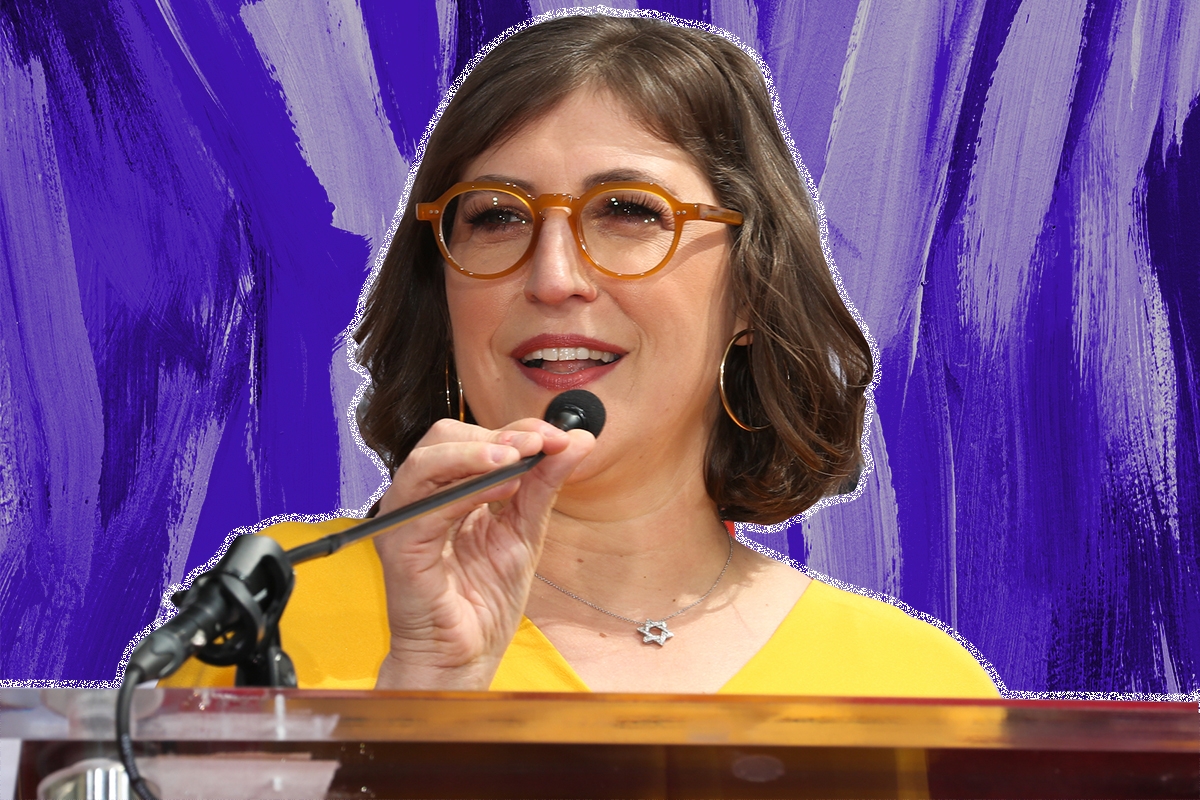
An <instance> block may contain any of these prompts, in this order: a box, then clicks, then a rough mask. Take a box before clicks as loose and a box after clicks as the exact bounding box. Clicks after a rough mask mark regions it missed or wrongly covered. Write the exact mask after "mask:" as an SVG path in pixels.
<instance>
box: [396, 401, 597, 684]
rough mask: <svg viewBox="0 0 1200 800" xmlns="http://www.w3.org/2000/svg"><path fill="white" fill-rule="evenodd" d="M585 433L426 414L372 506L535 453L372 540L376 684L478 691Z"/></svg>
mask: <svg viewBox="0 0 1200 800" xmlns="http://www.w3.org/2000/svg"><path fill="white" fill-rule="evenodd" d="M595 441H596V440H595V438H594V437H593V436H592V434H590V433H588V432H586V431H582V430H575V431H570V432H566V431H562V430H559V429H558V428H556V427H554V426H553V425H551V424H549V423H548V422H544V421H542V420H538V419H523V420H520V421H518V422H515V423H513V424H512V425H510V426H509V427H508V428H505V429H502V430H495V431H492V430H488V429H486V428H481V427H479V426H477V425H469V424H467V423H464V422H458V421H457V420H451V419H443V420H439V421H438V422H436V423H435V424H434V425H433V427H432V428H430V429H429V432H428V433H426V434H425V436H424V437H423V438H422V439H421V441H420V442H419V443H418V444H417V446H416V447H415V448H413V451H412V452H411V453H410V454H409V456H408V458H407V459H405V461H404V463H403V464H401V465H400V468H399V469H397V470H396V474H395V475H394V476H393V478H392V485H391V488H389V489H388V490H387V493H386V494H384V496H383V500H382V502H381V503H380V513H386V512H388V511H391V510H392V509H394V508H399V507H400V506H402V505H405V504H407V503H411V502H413V501H414V500H419V499H421V498H423V497H427V496H429V495H431V494H433V493H434V492H436V491H438V490H440V489H444V488H446V487H447V486H449V485H451V484H455V483H458V482H460V481H463V480H466V479H468V478H472V477H475V476H476V475H481V474H483V473H486V472H490V471H492V470H494V469H497V468H499V467H503V466H506V465H508V464H512V463H514V462H516V461H518V460H519V459H521V458H523V457H525V456H531V455H534V454H535V453H538V452H545V453H546V458H544V459H542V461H541V463H539V464H538V465H537V466H536V467H534V468H533V469H532V470H530V471H529V472H527V473H525V474H524V475H522V476H521V477H519V478H514V479H513V480H511V481H507V482H505V483H503V484H501V485H499V486H494V487H492V488H491V489H488V490H487V491H485V492H481V493H480V494H477V495H474V496H472V497H468V498H466V499H464V500H461V501H459V502H458V503H454V504H452V505H450V506H447V507H446V508H443V509H441V510H439V511H437V512H434V513H431V514H429V515H427V516H425V517H422V518H420V519H418V520H415V521H413V522H410V523H409V524H407V525H405V526H403V527H402V528H400V529H398V530H396V531H395V532H393V533H390V534H386V535H384V536H380V537H379V538H377V539H375V548H376V550H377V551H378V553H379V558H380V561H382V562H383V576H384V581H385V583H386V586H387V602H388V623H389V626H390V628H391V651H390V652H389V653H388V656H387V658H385V659H384V662H383V664H382V665H381V666H380V668H379V677H378V680H377V683H376V688H379V689H462V690H485V689H487V688H488V686H489V685H490V683H491V680H492V676H493V675H494V674H495V672H496V668H497V666H498V665H499V663H500V658H501V656H503V654H504V650H505V648H507V647H508V643H509V641H510V640H511V639H512V636H513V634H514V633H515V632H516V629H517V625H518V624H519V623H520V620H521V614H522V613H523V612H524V609H525V601H526V598H527V597H528V595H529V586H530V583H531V582H532V580H533V572H534V569H535V568H536V567H537V562H538V558H539V557H540V555H541V552H542V542H543V540H544V539H545V536H546V526H547V524H548V523H549V521H550V511H551V509H552V508H553V506H554V501H555V498H556V497H557V496H558V490H559V488H560V487H561V486H562V484H563V482H564V481H565V480H566V479H567V477H568V476H569V475H570V474H571V472H572V471H573V470H574V469H575V467H576V466H577V465H578V464H579V462H580V461H582V460H583V458H584V457H585V456H587V454H588V453H590V452H591V450H592V447H593V446H594V445H595Z"/></svg>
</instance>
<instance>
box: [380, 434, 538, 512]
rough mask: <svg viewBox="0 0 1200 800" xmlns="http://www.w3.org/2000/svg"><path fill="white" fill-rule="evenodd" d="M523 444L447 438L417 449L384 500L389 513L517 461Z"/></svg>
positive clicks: (381, 508)
mask: <svg viewBox="0 0 1200 800" xmlns="http://www.w3.org/2000/svg"><path fill="white" fill-rule="evenodd" d="M521 456H522V453H521V451H520V449H519V448H517V447H513V446H511V445H506V444H498V443H495V442H489V441H474V442H461V441H460V442H445V443H442V444H435V445H428V446H426V447H421V448H418V449H414V450H413V451H412V452H411V453H410V454H409V456H408V458H406V459H405V460H404V463H403V464H401V465H400V468H399V469H397V470H396V474H395V476H394V477H393V478H392V485H391V487H389V488H388V490H387V492H386V493H385V494H384V496H383V500H382V501H381V502H380V511H382V512H384V513H387V512H388V511H391V510H392V509H394V508H398V507H400V506H402V505H405V504H407V503H411V502H413V501H414V500H419V499H421V498H422V497H427V496H429V495H430V494H432V493H433V492H435V491H437V490H439V489H442V488H444V487H446V486H448V485H450V484H452V483H456V482H458V481H461V480H463V479H466V478H473V477H475V476H476V475H482V474H484V473H487V472H490V471H492V470H494V469H497V468H499V467H503V466H507V465H508V464H511V463H513V462H514V461H517V460H518V459H520V458H521Z"/></svg>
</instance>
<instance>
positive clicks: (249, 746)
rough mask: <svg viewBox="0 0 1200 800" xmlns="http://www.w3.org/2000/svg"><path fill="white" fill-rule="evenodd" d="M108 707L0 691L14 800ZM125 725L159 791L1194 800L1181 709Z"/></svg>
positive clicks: (332, 714) (540, 702)
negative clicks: (15, 755)
mask: <svg viewBox="0 0 1200 800" xmlns="http://www.w3.org/2000/svg"><path fill="white" fill-rule="evenodd" d="M115 699H116V692H115V691H87V690H57V689H56V690H36V689H8V690H0V739H19V740H21V742H22V744H21V749H20V757H19V758H20V761H19V768H18V775H17V787H16V795H15V796H16V797H20V798H26V797H30V798H32V797H35V796H37V793H38V787H39V785H41V786H42V790H43V796H50V791H51V790H52V789H54V788H55V787H58V788H57V789H56V791H57V792H58V794H57V795H56V796H58V797H67V796H71V795H69V794H65V793H63V792H64V790H63V789H62V788H61V787H62V786H64V785H66V784H65V783H64V778H63V775H64V774H65V773H64V772H63V771H64V770H67V771H68V773H69V770H70V769H71V767H72V765H80V764H86V765H87V767H86V768H87V769H91V770H93V771H94V773H95V774H96V775H98V774H99V772H95V771H96V770H98V769H99V767H97V764H101V763H102V762H100V761H98V760H99V759H115V758H116V749H115V747H114V745H113V742H112V737H113V706H114V702H115ZM134 715H135V717H136V723H135V728H134V732H135V737H136V739H137V743H138V747H139V766H140V768H142V770H143V772H145V774H146V775H147V777H148V778H149V779H150V780H152V781H153V783H154V784H155V785H156V786H157V787H159V790H160V791H161V792H162V796H163V797H164V798H184V797H188V798H191V797H205V798H242V797H245V798H250V797H255V798H265V797H280V798H282V797H330V798H350V797H354V798H406V797H425V798H434V797H447V798H449V797H464V798H465V797H471V798H493V797H505V798H517V797H520V798H538V797H547V798H549V797H553V798H568V797H571V798H574V797H581V798H582V797H597V798H600V797H621V798H634V797H638V798H640V797H647V798H649V797H687V798H709V797H711V798H737V797H756V798H768V797H781V798H801V797H855V798H866V797H954V798H965V797H1006V798H1015V797H1039V798H1045V797H1140V798H1148V797H1189V798H1194V797H1198V796H1200V706H1198V705H1197V704H1196V703H1178V702H1177V703H1134V702H1090V701H1006V700H995V701H978V700H972V701H956V700H886V699H883V700H881V699H839V698H797V697H756V696H740V697H731V696H707V695H706V696H700V695H678V696H666V695H604V694H504V693H427V692H326V691H297V690H287V691H280V690H268V689H221V690H215V689H213V690H195V691H191V690H175V689H171V690H162V689H146V690H139V692H138V697H137V699H136V701H135V707H134ZM88 759H91V761H86V760H88ZM83 771H84V769H83V768H79V769H78V770H77V772H79V773H80V774H82V773H83ZM51 778H52V780H48V779H51ZM67 778H68V779H69V778H70V775H69V774H67ZM107 779H108V778H104V780H107ZM99 781H100V778H94V782H99ZM2 793H3V787H0V794H2ZM78 796H85V795H78ZM97 796H100V795H97ZM103 796H110V795H103Z"/></svg>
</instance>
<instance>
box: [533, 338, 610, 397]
mask: <svg viewBox="0 0 1200 800" xmlns="http://www.w3.org/2000/svg"><path fill="white" fill-rule="evenodd" d="M623 355H625V353H624V352H623V351H622V350H621V349H620V348H618V347H616V346H615V345H611V344H608V343H607V342H601V341H597V340H595V339H589V338H585V337H582V336H562V335H549V334H543V335H541V336H535V337H534V338H532V339H528V340H526V341H524V342H522V343H521V344H519V345H517V347H516V348H515V349H514V350H513V358H515V359H516V360H517V364H518V367H519V369H520V370H521V372H522V373H523V374H524V375H525V377H527V378H529V379H530V380H532V381H533V382H534V383H536V384H538V385H539V386H541V387H542V388H545V389H550V390H552V391H559V392H561V391H565V390H567V389H576V388H578V387H580V386H583V385H584V384H588V383H591V382H592V381H594V380H596V379H598V378H601V377H603V376H604V375H607V374H608V373H609V372H611V371H612V370H613V368H615V367H616V365H617V362H618V361H620V359H621V356H623Z"/></svg>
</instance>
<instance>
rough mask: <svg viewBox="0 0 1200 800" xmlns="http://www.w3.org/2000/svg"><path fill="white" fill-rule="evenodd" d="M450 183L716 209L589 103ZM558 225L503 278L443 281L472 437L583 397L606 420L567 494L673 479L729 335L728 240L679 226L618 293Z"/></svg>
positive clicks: (490, 153) (703, 415) (608, 108)
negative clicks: (619, 195) (660, 476)
mask: <svg viewBox="0 0 1200 800" xmlns="http://www.w3.org/2000/svg"><path fill="white" fill-rule="evenodd" d="M458 178H459V180H463V181H504V182H508V183H513V184H517V185H518V186H521V187H523V188H524V189H525V190H526V191H527V192H529V193H530V194H532V195H534V196H537V195H541V194H544V193H564V194H570V195H573V196H579V195H581V194H583V193H584V192H585V191H587V190H588V189H590V188H592V187H593V186H594V185H596V184H597V183H600V182H605V181H615V180H632V181H644V182H650V183H655V184H658V185H659V186H662V187H664V188H665V189H667V191H669V192H670V193H671V194H672V195H674V196H675V197H676V199H678V200H680V201H682V202H686V203H709V204H712V205H718V201H717V197H716V194H715V193H714V191H713V188H712V186H711V185H710V183H709V181H708V179H707V177H706V176H705V175H704V174H703V173H702V172H701V171H700V170H699V169H698V168H697V167H696V165H695V164H694V163H693V161H692V159H691V158H690V157H689V156H688V155H687V154H686V153H684V152H683V151H682V150H680V149H679V148H678V147H676V146H675V145H673V144H668V143H666V142H663V141H661V140H660V139H658V138H657V137H655V136H654V135H652V134H650V133H648V132H647V131H646V130H645V129H644V128H643V127H641V126H640V125H639V124H638V123H637V122H635V121H634V119H633V118H632V117H631V116H630V114H629V113H628V112H627V111H626V109H625V108H624V107H623V105H622V104H621V102H620V101H618V100H616V99H615V98H614V97H613V96H612V95H611V94H608V93H606V92H593V91H587V90H581V91H579V92H577V93H575V94H573V95H571V96H569V97H568V98H567V99H566V100H565V101H564V102H563V103H561V104H560V105H559V106H557V107H556V108H554V109H553V110H552V111H550V112H549V113H548V114H546V115H545V116H544V117H542V118H541V119H538V120H536V121H534V122H532V123H531V124H529V125H528V126H527V127H526V128H524V129H523V130H521V131H519V132H518V133H517V134H516V135H515V136H512V137H510V138H509V139H507V140H506V141H504V142H502V143H501V144H499V145H497V146H495V147H493V148H491V149H489V150H487V151H485V152H483V153H482V154H480V155H479V156H478V157H477V158H476V159H475V160H473V161H471V162H470V163H469V164H468V165H467V167H466V169H465V170H464V171H463V174H462V175H460V176H458ZM567 220H568V210H567V209H565V208H552V209H549V210H547V211H546V213H545V217H544V220H543V223H542V226H541V231H540V235H539V239H538V241H537V242H536V245H535V248H536V249H535V251H534V253H533V255H532V257H531V258H530V259H529V261H527V262H526V263H525V264H524V266H522V267H521V268H520V269H518V270H517V271H516V272H514V273H513V274H511V275H508V276H505V277H503V278H499V279H495V280H479V279H475V278H470V277H468V276H466V275H463V274H461V273H459V272H457V271H456V270H454V269H452V268H450V267H446V268H445V275H446V296H447V300H448V303H449V309H450V320H451V326H452V329H453V337H454V358H455V363H456V365H457V369H458V374H459V377H460V380H461V381H462V384H463V391H464V393H465V397H466V400H467V404H468V406H469V407H470V409H471V411H472V413H473V414H474V416H475V419H476V420H477V421H478V422H479V424H481V425H483V426H485V427H488V428H498V427H501V426H503V425H505V424H507V423H509V422H512V421H513V420H516V419H519V418H522V417H531V416H532V417H540V416H541V415H542V413H543V412H544V410H545V408H546V405H547V404H548V403H549V402H550V400H551V398H553V397H554V396H555V395H556V394H558V393H560V392H562V391H565V390H567V389H574V388H586V389H588V390H589V391H591V392H594V393H595V394H596V395H597V396H598V397H599V398H600V399H601V400H602V401H603V403H604V406H605V409H606V410H607V417H608V421H607V424H606V426H605V429H604V433H603V435H602V436H601V437H600V439H599V441H598V445H597V449H596V450H595V451H594V452H593V453H592V455H591V456H589V457H588V459H587V461H585V462H584V463H583V465H581V467H580V468H579V470H577V471H576V474H575V475H574V476H573V477H572V482H573V483H574V482H578V481H580V480H584V479H586V478H588V477H589V476H594V475H596V474H598V473H599V472H601V471H603V470H606V469H609V468H611V467H613V466H618V467H628V468H633V469H635V470H637V471H639V472H641V473H642V474H646V472H645V471H646V470H647V469H648V468H650V469H653V468H654V466H655V465H654V464H653V463H650V462H652V461H653V460H654V459H660V458H661V459H664V460H665V462H666V463H667V464H669V465H673V466H671V470H672V471H675V472H677V471H678V469H679V468H680V467H683V468H686V469H689V470H695V469H698V467H699V458H700V457H701V456H702V454H703V451H704V446H705V444H706V443H707V439H708V431H709V429H710V426H711V424H712V421H713V416H714V413H715V409H716V408H717V401H716V399H715V398H716V382H717V368H718V364H719V363H720V359H721V356H722V354H723V352H724V348H725V345H726V343H727V342H728V340H729V338H730V337H731V336H732V335H733V334H734V332H735V331H736V330H737V329H738V328H737V325H738V322H737V320H736V319H735V315H734V313H733V309H732V307H731V306H732V304H731V301H730V295H729V281H728V271H729V270H728V258H729V242H730V238H729V230H728V227H727V226H725V225H722V224H719V223H713V222H689V223H688V224H687V225H685V226H684V229H683V237H682V239H681V241H680V244H679V248H678V250H677V251H676V252H675V255H674V256H673V257H672V259H671V261H670V262H669V263H668V264H667V265H666V266H665V267H663V268H662V269H661V270H659V271H658V272H657V273H655V274H653V275H651V276H649V277H646V278H640V279H636V280H623V279H620V278H613V277H610V276H607V275H604V274H603V273H601V272H599V271H597V270H596V269H595V268H593V267H592V266H591V265H590V264H589V263H588V262H587V260H586V259H585V258H584V256H583V254H582V253H581V252H580V251H579V247H578V245H577V244H576V242H575V239H574V236H573V235H572V232H571V228H570V226H569V224H568V221H567ZM551 350H552V352H548V351H551ZM583 350H587V352H586V353H584V352H582V351H583ZM538 351H540V353H539V352H538ZM539 355H540V356H541V358H540V359H539V358H538V356H539ZM550 356H555V357H557V359H558V360H551V359H550ZM595 356H599V358H595ZM681 462H692V463H690V464H689V463H681Z"/></svg>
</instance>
